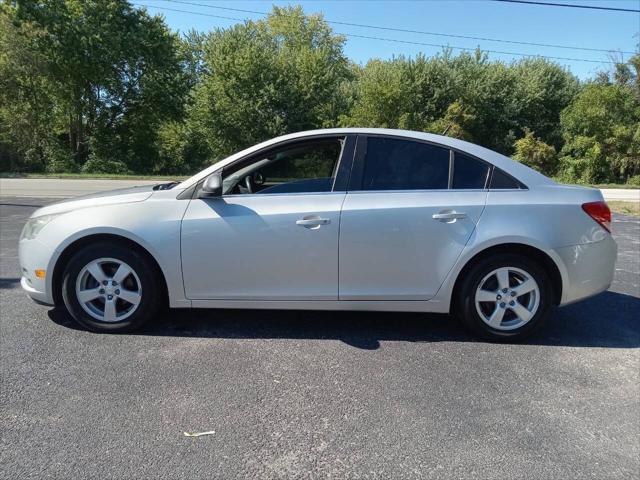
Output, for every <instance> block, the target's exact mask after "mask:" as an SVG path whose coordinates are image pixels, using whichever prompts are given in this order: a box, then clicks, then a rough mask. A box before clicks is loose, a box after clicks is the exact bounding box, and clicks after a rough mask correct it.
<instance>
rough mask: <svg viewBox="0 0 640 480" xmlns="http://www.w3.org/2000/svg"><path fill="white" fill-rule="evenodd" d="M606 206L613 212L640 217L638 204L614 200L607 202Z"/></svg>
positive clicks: (639, 203)
mask: <svg viewBox="0 0 640 480" xmlns="http://www.w3.org/2000/svg"><path fill="white" fill-rule="evenodd" d="M607 205H609V208H610V209H611V210H612V211H613V212H616V213H622V214H623V215H634V216H636V217H640V202H621V201H618V200H614V201H608V202H607Z"/></svg>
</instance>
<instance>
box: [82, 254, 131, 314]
mask: <svg viewBox="0 0 640 480" xmlns="http://www.w3.org/2000/svg"><path fill="white" fill-rule="evenodd" d="M76 298H77V299H78V303H79V304H80V306H81V307H82V309H83V310H84V311H85V312H87V313H88V314H89V315H91V316H92V317H93V318H95V319H96V320H99V321H101V322H107V323H113V322H120V321H122V320H124V319H126V318H127V317H129V316H130V315H131V314H133V312H135V311H136V309H137V308H138V306H139V305H140V302H141V300H142V284H141V283H140V278H139V277H138V275H137V274H136V272H135V271H134V270H133V268H131V267H130V266H129V265H127V264H126V263H125V262H123V261H122V260H118V259H116V258H99V259H97V260H92V261H91V262H89V263H88V264H87V265H85V266H84V267H83V268H82V270H80V273H79V274H78V278H77V281H76Z"/></svg>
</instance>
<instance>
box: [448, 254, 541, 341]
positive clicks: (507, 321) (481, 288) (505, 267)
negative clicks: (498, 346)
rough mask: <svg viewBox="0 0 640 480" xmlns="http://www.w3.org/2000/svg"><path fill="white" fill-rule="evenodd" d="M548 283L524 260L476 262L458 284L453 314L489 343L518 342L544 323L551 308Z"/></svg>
mask: <svg viewBox="0 0 640 480" xmlns="http://www.w3.org/2000/svg"><path fill="white" fill-rule="evenodd" d="M551 288H552V287H551V281H550V279H549V276H548V275H547V274H546V273H545V271H544V270H543V269H542V268H540V266H538V264H537V263H536V262H534V261H532V260H530V259H528V258H527V257H524V256H521V255H516V254H504V255H500V256H496V257H492V258H488V259H485V260H482V261H480V262H479V263H477V264H476V265H474V266H473V267H472V268H471V270H469V272H468V273H467V275H466V276H465V278H464V280H463V281H462V284H461V288H460V291H459V293H458V297H457V298H456V305H455V313H456V314H457V316H458V317H459V318H460V319H461V321H462V323H463V324H464V325H466V326H467V327H468V328H469V329H470V330H472V331H473V332H474V333H476V334H478V335H480V336H481V337H483V338H486V339H489V340H498V341H499V340H519V339H522V338H525V337H526V336H527V335H530V334H531V333H533V332H534V331H535V330H536V329H538V328H539V327H540V326H541V325H542V324H543V323H544V321H545V320H546V319H547V317H548V316H549V314H550V312H551V308H552V306H553V300H552V293H553V292H552V289H551Z"/></svg>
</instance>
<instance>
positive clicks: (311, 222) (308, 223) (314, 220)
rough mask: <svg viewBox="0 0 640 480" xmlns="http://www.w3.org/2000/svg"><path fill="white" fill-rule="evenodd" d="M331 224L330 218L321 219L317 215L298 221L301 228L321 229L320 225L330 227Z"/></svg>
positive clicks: (297, 223)
mask: <svg viewBox="0 0 640 480" xmlns="http://www.w3.org/2000/svg"><path fill="white" fill-rule="evenodd" d="M330 223H331V220H330V219H328V218H321V217H318V216H317V215H312V216H309V217H304V218H302V219H300V220H296V225H300V226H301V227H306V228H311V229H316V228H320V225H328V224H330Z"/></svg>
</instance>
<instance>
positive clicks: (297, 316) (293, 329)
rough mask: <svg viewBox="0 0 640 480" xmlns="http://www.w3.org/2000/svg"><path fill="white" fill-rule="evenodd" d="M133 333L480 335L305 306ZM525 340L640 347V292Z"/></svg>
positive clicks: (585, 308)
mask: <svg viewBox="0 0 640 480" xmlns="http://www.w3.org/2000/svg"><path fill="white" fill-rule="evenodd" d="M49 317H50V318H51V319H52V320H53V321H54V322H55V323H57V324H60V325H63V326H65V327H68V328H74V329H78V328H80V327H77V326H76V324H75V323H74V322H73V320H72V319H71V317H70V316H69V314H68V313H67V312H66V310H64V309H62V308H55V309H53V310H50V311H49ZM132 335H152V336H174V337H200V338H229V339H282V338H289V339H312V340H340V341H342V342H344V343H346V344H348V345H351V346H353V347H357V348H361V349H365V350H375V349H377V348H379V347H380V343H381V342H384V341H402V342H477V341H478V340H476V339H475V338H474V337H472V336H471V335H469V334H468V333H467V332H466V331H465V330H464V329H463V328H462V327H461V326H460V324H459V323H458V322H457V321H455V320H454V319H453V318H452V317H450V316H448V315H435V314H419V313H395V312H393V313H390V312H321V311H301V310H226V309H225V310H222V309H221V310H197V309H194V310H170V311H169V312H167V314H165V315H163V316H162V317H160V318H158V319H157V321H156V322H152V323H151V324H150V325H148V326H147V327H146V328H144V329H142V330H141V331H138V332H134V333H133V334H132ZM520 343H523V344H527V345H549V346H569V347H607V348H638V347H639V346H640V298H637V297H634V296H630V295H624V294H621V293H616V292H605V293H603V294H601V295H599V296H597V297H594V298H591V299H589V300H586V301H584V302H581V303H577V304H574V305H570V306H567V307H564V308H560V309H557V310H556V311H555V312H554V314H553V316H552V318H551V319H550V321H549V322H548V323H547V324H546V325H545V326H544V327H543V328H542V329H541V330H540V331H539V332H537V333H536V334H534V335H533V336H531V337H529V338H527V339H526V340H524V341H523V342H520Z"/></svg>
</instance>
